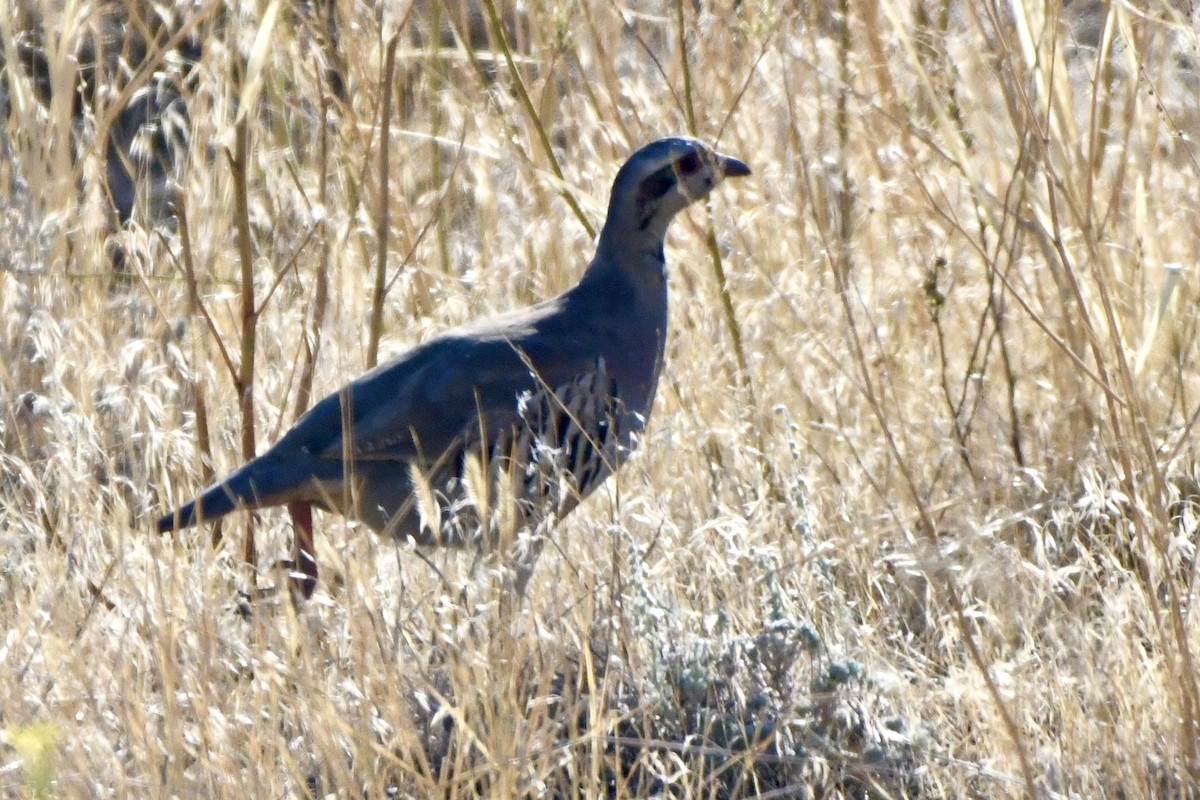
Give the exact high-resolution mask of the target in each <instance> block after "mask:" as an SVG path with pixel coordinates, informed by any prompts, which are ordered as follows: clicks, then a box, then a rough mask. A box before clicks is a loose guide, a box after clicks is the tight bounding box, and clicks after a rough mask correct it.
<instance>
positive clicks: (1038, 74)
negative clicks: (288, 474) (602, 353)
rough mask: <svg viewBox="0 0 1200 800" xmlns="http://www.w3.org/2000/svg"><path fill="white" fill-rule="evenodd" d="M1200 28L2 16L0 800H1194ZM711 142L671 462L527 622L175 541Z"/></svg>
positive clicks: (578, 522) (909, 11) (363, 545)
mask: <svg viewBox="0 0 1200 800" xmlns="http://www.w3.org/2000/svg"><path fill="white" fill-rule="evenodd" d="M493 3H494V4H493ZM635 6H636V7H635ZM1197 30H1198V27H1197V20H1196V17H1195V16H1193V11H1192V8H1191V4H1190V3H1184V2H1166V0H1149V2H1146V3H1142V4H1140V7H1139V8H1134V7H1132V6H1129V5H1125V4H1122V3H1117V2H1113V3H1111V4H1110V3H1108V2H1083V0H1076V2H1072V3H1069V4H1066V6H1065V7H1064V8H1058V7H1057V5H1056V4H1055V3H1048V4H1045V7H1043V4H1041V3H1022V2H1020V0H1014V2H1012V3H994V4H993V3H989V2H986V0H964V1H963V2H949V0H945V2H940V3H924V2H913V3H909V2H906V0H883V2H881V3H878V4H877V3H875V2H874V1H873V0H870V1H868V0H841V2H831V3H791V2H784V3H770V2H752V1H751V0H747V1H746V2H734V1H733V0H728V1H726V0H712V1H711V2H710V0H698V1H695V2H694V1H693V0H688V2H682V0H681V2H677V3H674V4H671V3H637V4H632V5H623V4H620V3H613V2H605V1H604V0H598V1H597V2H584V3H568V2H563V3H556V2H550V1H546V2H542V1H541V0H527V1H523V2H512V1H510V0H486V1H485V2H483V3H482V4H480V3H467V2H460V0H443V2H438V0H429V1H428V2H416V3H415V4H409V3H405V2H401V3H393V4H388V5H385V6H382V7H376V6H375V5H373V4H370V3H366V2H360V1H359V0H338V1H337V2H336V3H330V4H314V5H311V6H306V5H304V4H299V3H295V4H294V3H285V2H274V3H267V2H259V3H244V4H236V3H223V2H221V1H220V0H212V2H198V3H196V4H191V3H188V2H181V3H179V4H177V5H173V6H172V5H169V4H150V5H147V4H142V3H133V2H130V3H129V4H128V5H122V4H121V3H119V2H118V3H114V2H93V1H91V0H66V2H45V3H38V2H36V0H27V1H26V2H24V3H19V2H16V0H0V55H2V57H3V80H2V81H0V84H2V88H0V99H2V100H3V103H4V113H5V117H4V119H5V127H4V134H5V135H4V136H3V137H2V141H0V149H2V152H3V157H2V158H0V187H2V200H0V203H2V206H3V207H2V208H0V318H2V320H3V323H2V326H0V362H2V364H3V370H2V372H0V426H2V429H0V444H2V453H0V631H2V632H3V636H2V638H0V731H3V733H2V735H0V743H2V744H0V794H3V795H5V796H9V795H18V796H33V797H52V796H59V797H85V796H111V797H170V796H177V797H213V798H224V797H228V798H241V797H264V798H265V797H273V798H274V797H300V796H312V797H324V796H335V797H371V798H382V797H392V796H396V797H428V796H437V797H447V798H460V797H475V796H480V797H523V796H539V797H597V796H608V797H616V798H625V797H651V796H656V797H746V796H755V795H758V796H764V797H852V798H865V797H936V798H962V797H1017V796H1026V795H1038V796H1047V797H1081V798H1082V797H1088V798H1094V797H1121V798H1162V797H1176V796H1182V797H1192V796H1195V795H1196V794H1197V793H1200V790H1198V789H1197V788H1195V787H1197V786H1200V672H1198V671H1197V667H1196V663H1195V659H1196V658H1197V657H1198V655H1200V652H1198V651H1200V624H1198V623H1197V621H1196V620H1195V619H1193V617H1192V606H1193V604H1194V602H1195V592H1196V581H1197V572H1196V570H1197V561H1196V539H1197V524H1198V520H1200V467H1198V465H1197V447H1196V439H1197V431H1196V430H1195V427H1196V426H1195V422H1196V419H1197V417H1198V415H1200V370H1198V369H1197V366H1196V363H1197V358H1198V357H1200V351H1198V347H1200V339H1198V337H1200V324H1198V323H1200V317H1198V314H1197V297H1198V295H1200V281H1198V280H1197V264H1198V263H1200V191H1198V188H1197V187H1198V186H1200V164H1198V162H1197V152H1196V148H1197V144H1196V143H1197V137H1200V88H1198V86H1200V74H1198V72H1197V65H1198V64H1200V51H1198V49H1197ZM393 45H394V47H393ZM389 51H392V53H393V54H392V57H391V58H390V59H389ZM389 62H390V63H389ZM385 108H386V109H387V112H386V113H384V110H385ZM677 133H692V134H694V135H696V136H698V137H700V138H702V139H704V140H706V141H709V142H712V143H715V144H716V145H717V146H718V147H719V148H720V149H722V150H723V151H725V152H728V153H730V154H732V155H735V156H737V157H739V158H741V159H743V160H744V161H746V162H747V163H748V164H749V165H750V166H751V167H752V168H753V169H754V176H753V177H751V178H748V179H744V180H741V181H737V182H730V183H729V184H726V185H725V186H723V187H721V188H720V189H719V190H718V191H717V192H716V193H715V194H714V196H713V197H712V199H711V202H710V203H709V204H708V205H707V207H705V206H703V205H700V206H696V207H694V208H692V209H690V210H689V211H687V212H686V213H685V214H683V215H681V217H680V219H679V221H678V222H677V223H676V224H675V225H674V226H673V228H672V231H671V235H670V237H669V242H668V248H667V258H668V262H669V274H670V282H671V289H672V292H673V295H672V311H671V322H672V326H671V334H670V338H669V340H668V348H667V349H668V355H667V366H666V371H665V374H664V378H663V380H662V383H661V386H660V391H659V397H658V400H657V403H656V406H655V411H654V416H653V418H652V420H651V425H650V428H649V431H648V435H647V440H646V447H645V449H644V451H643V452H642V454H641V455H640V456H639V457H638V458H637V459H636V460H635V461H633V462H632V463H631V464H629V465H628V466H627V467H626V469H625V470H624V471H623V472H622V473H621V474H620V476H618V477H617V478H616V479H614V480H611V481H610V482H609V484H608V485H606V487H605V488H604V490H602V491H600V492H597V494H596V496H594V497H592V498H591V499H589V500H588V502H587V503H585V504H584V505H583V506H582V507H581V508H580V509H579V510H578V511H577V512H576V513H575V514H574V515H573V516H572V517H570V518H569V519H568V520H567V521H566V522H565V524H563V525H562V526H561V527H560V528H559V529H558V531H557V534H556V537H555V546H554V547H552V548H549V549H548V551H547V554H546V555H544V556H543V558H542V561H541V563H540V564H539V566H538V571H537V573H536V574H535V576H534V581H533V583H532V586H531V590H530V592H529V595H528V597H527V598H526V600H525V602H524V603H513V602H511V600H510V599H508V598H505V597H504V596H503V595H502V592H501V589H500V587H501V586H502V584H503V582H502V581H500V580H498V579H497V578H496V576H495V575H494V574H493V573H492V571H490V570H489V569H487V568H480V567H475V568H473V566H472V558H471V557H470V556H469V555H455V554H445V553H433V554H428V556H427V558H428V560H427V561H426V560H422V558H421V557H420V556H419V555H418V554H416V553H414V552H413V551H412V550H411V549H410V548H409V547H408V546H407V545H405V544H403V543H395V542H386V541H381V540H380V539H378V538H377V537H376V536H374V535H373V534H371V533H370V532H369V531H367V530H366V529H364V528H362V527H360V526H357V525H355V524H353V523H347V522H345V521H344V520H342V519H340V518H335V517H329V516H324V517H320V518H319V519H318V526H319V531H318V537H319V542H318V553H319V556H320V560H321V562H322V564H323V568H324V572H323V574H322V582H321V585H320V587H319V589H318V591H317V594H316V596H315V597H314V599H313V600H312V601H310V602H308V603H307V604H304V605H302V606H300V607H299V608H293V605H292V603H291V602H290V601H289V599H288V597H287V595H286V593H282V592H281V593H277V594H275V595H273V596H268V597H267V598H265V599H262V600H257V601H247V600H246V599H244V595H243V593H245V592H252V591H254V590H255V587H258V588H262V587H264V586H267V585H269V584H272V583H274V582H276V581H277V580H278V579H279V577H280V576H279V573H278V571H277V570H276V569H275V562H276V561H278V560H279V559H280V558H282V557H283V556H284V555H285V554H286V553H287V549H288V546H289V541H290V526H289V522H288V520H287V518H286V514H284V513H282V512H280V511H278V510H275V511H270V512H264V513H262V514H260V515H259V517H258V521H257V524H256V525H255V528H254V531H255V539H254V543H255V545H256V547H257V560H258V566H257V568H251V567H249V566H247V564H246V560H245V553H246V541H247V517H246V515H237V516H235V517H233V518H231V519H230V520H229V521H227V522H226V523H225V524H224V525H223V527H222V530H221V531H219V532H214V531H213V530H212V529H211V528H208V529H202V530H200V531H195V530H191V531H185V532H182V533H180V534H177V535H172V536H157V535H154V534H152V533H151V532H150V526H151V520H152V519H154V518H155V517H156V516H157V515H158V514H159V513H162V512H163V511H164V510H166V509H168V508H169V507H171V506H172V505H173V504H174V503H176V502H178V501H180V500H183V499H185V498H186V497H188V496H189V495H190V494H191V493H192V492H194V491H195V490H196V489H198V488H199V487H201V486H202V485H203V484H205V483H206V482H207V480H208V478H209V476H210V475H211V474H212V471H214V470H215V471H217V472H221V471H224V470H226V469H228V468H230V467H232V466H235V465H236V464H238V463H240V462H241V461H242V460H243V454H244V452H245V451H246V450H247V449H248V448H249V447H250V446H251V444H252V443H256V444H257V446H258V447H259V448H262V447H263V446H265V445H266V444H269V443H270V442H272V441H274V439H275V438H276V437H278V435H279V434H280V432H281V431H282V430H284V429H286V427H287V426H288V425H290V424H291V422H292V421H293V420H294V419H295V418H296V417H297V415H298V413H299V412H300V411H301V410H302V409H303V408H304V407H306V406H308V405H310V404H311V403H312V402H313V400H315V399H317V398H319V397H321V396H323V395H324V394H326V393H328V392H330V391H333V390H334V389H336V388H337V387H338V386H339V385H340V384H342V383H343V382H344V381H345V380H347V379H348V378H349V377H351V376H354V375H356V374H358V373H360V372H362V371H363V370H364V369H366V368H367V367H368V366H370V364H371V363H372V361H373V360H374V358H375V350H376V346H377V347H378V353H379V356H378V357H379V358H380V359H382V358H386V357H387V356H388V355H389V354H392V353H396V352H399V351H402V350H404V349H405V348H407V347H409V346H411V345H413V344H414V343H416V342H419V341H421V340H422V339H424V338H426V337H428V336H430V335H433V334H434V333H436V332H438V331H440V330H443V329H445V328H446V327H448V326H451V325H454V324H458V323H461V322H463V321H466V320H469V319H471V318H473V317H476V316H478V315H481V314H485V313H491V312H496V311H502V310H506V309H510V308H515V307H520V306H523V305H527V304H529V303H532V302H534V301H536V300H539V299H542V298H545V297H548V296H550V295H552V294H554V293H557V292H559V291H561V290H563V289H565V288H566V287H568V286H569V285H570V284H571V283H572V282H573V281H574V280H575V279H576V278H577V277H578V276H579V275H580V274H581V272H582V270H583V268H584V266H585V265H586V263H587V260H588V259H589V258H590V254H591V247H592V245H591V241H592V233H591V231H594V230H596V229H598V227H599V226H600V225H601V223H602V222H603V217H604V211H605V207H606V203H607V198H608V189H609V186H610V183H611V180H612V178H613V176H614V175H615V173H616V170H617V168H618V167H619V166H620V164H621V163H622V161H623V160H624V159H625V158H626V157H627V156H628V155H629V154H630V153H631V152H632V151H633V150H634V149H635V148H636V147H638V146H640V145H641V144H643V143H645V142H647V141H649V140H651V139H654V138H657V137H660V136H663V135H668V134H677ZM385 153H386V155H385ZM381 232H383V233H385V234H386V235H383V236H381ZM381 265H382V268H383V270H384V272H383V273H382V280H381V281H380V280H379V279H378V276H379V275H380V273H379V269H380V267H381ZM247 277H250V278H252V282H251V283H247V282H246V280H245V279H246V278H247ZM250 289H252V290H253V305H252V306H251V308H253V310H254V313H253V314H246V313H245V311H244V310H245V308H246V306H245V305H244V303H245V302H246V298H247V296H248V290H250ZM248 337H252V338H248ZM376 337H378V338H376ZM376 342H378V345H376ZM251 354H252V355H253V364H254V371H253V373H250V371H249V369H248V365H249V363H250V356H251ZM239 386H241V387H243V388H248V387H252V389H253V391H252V393H249V394H247V395H246V397H247V398H248V403H246V404H243V403H241V402H239V388H238V387H239ZM310 386H311V388H310ZM246 412H249V413H248V415H247V413H246ZM215 539H220V541H219V542H218V543H216V544H215V545H214V540H215Z"/></svg>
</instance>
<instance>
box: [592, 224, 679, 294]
mask: <svg viewBox="0 0 1200 800" xmlns="http://www.w3.org/2000/svg"><path fill="white" fill-rule="evenodd" d="M614 223H615V224H614ZM666 227H667V226H666V225H662V226H659V225H656V224H654V223H651V225H650V226H649V227H647V228H645V229H644V230H637V229H636V227H635V226H633V225H630V224H627V222H626V221H624V220H620V219H616V220H614V219H613V215H612V214H611V213H610V214H609V220H608V224H606V225H605V226H604V230H602V231H600V239H599V240H598V241H597V242H596V258H595V260H593V261H592V266H591V267H590V268H589V270H588V271H589V272H592V271H593V270H606V269H610V268H616V269H618V270H620V271H622V272H625V273H626V274H628V275H629V277H632V278H638V279H640V278H644V277H645V276H646V273H647V272H650V273H653V274H655V275H657V276H659V278H660V279H662V278H665V269H666V266H665V263H664V258H663V242H664V240H665V239H666V234H667V230H666Z"/></svg>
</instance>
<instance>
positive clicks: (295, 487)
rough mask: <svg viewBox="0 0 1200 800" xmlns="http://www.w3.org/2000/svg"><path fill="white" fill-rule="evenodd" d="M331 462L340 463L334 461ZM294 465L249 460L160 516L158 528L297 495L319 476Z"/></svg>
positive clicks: (181, 525)
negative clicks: (197, 495) (186, 501)
mask: <svg viewBox="0 0 1200 800" xmlns="http://www.w3.org/2000/svg"><path fill="white" fill-rule="evenodd" d="M333 464H334V465H336V466H340V464H338V462H336V461H335V462H333ZM296 467H297V464H295V463H286V462H283V463H271V462H269V461H265V460H264V459H261V458H260V459H256V460H255V461H251V462H250V463H249V464H246V465H245V466H244V467H242V468H241V469H238V470H235V471H234V472H232V473H230V474H229V475H227V476H226V477H224V478H223V479H221V480H220V481H218V482H217V483H214V484H213V485H212V486H210V487H208V488H207V489H205V490H204V492H203V493H202V494H201V495H200V496H199V497H197V498H196V499H195V500H192V501H191V502H188V503H185V504H184V505H182V506H180V507H179V508H178V509H176V510H175V511H173V512H171V513H170V514H165V515H163V516H162V517H160V518H159V520H158V532H159V533H166V532H167V531H173V530H179V529H180V528H187V527H190V526H192V525H196V524H198V523H200V522H213V521H214V520H218V519H220V518H221V517H223V516H225V515H226V514H229V513H231V512H233V511H237V510H238V509H253V508H265V507H267V506H274V505H279V504H281V503H286V502H288V501H290V500H293V499H299V498H298V495H299V494H300V493H301V492H303V491H304V490H305V489H306V488H308V487H309V485H310V483H311V482H312V481H314V480H319V478H320V477H322V476H318V475H311V474H304V475H301V474H299V473H298V472H297V469H296ZM303 472H305V473H308V472H310V471H309V470H303Z"/></svg>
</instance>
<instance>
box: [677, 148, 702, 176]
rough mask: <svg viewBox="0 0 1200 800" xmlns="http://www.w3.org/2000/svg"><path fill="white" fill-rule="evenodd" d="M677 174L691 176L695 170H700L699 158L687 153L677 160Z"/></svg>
mask: <svg viewBox="0 0 1200 800" xmlns="http://www.w3.org/2000/svg"><path fill="white" fill-rule="evenodd" d="M678 165H679V174H680V175H691V174H692V173H693V172H695V171H696V170H698V169H700V157H699V156H698V155H696V154H695V153H688V154H687V155H686V156H684V157H683V158H681V159H679V162H678Z"/></svg>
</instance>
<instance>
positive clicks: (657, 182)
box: [637, 164, 675, 205]
mask: <svg viewBox="0 0 1200 800" xmlns="http://www.w3.org/2000/svg"><path fill="white" fill-rule="evenodd" d="M674 185H675V168H674V166H673V165H671V164H668V165H667V166H665V167H663V168H662V169H660V170H658V171H657V172H654V173H652V174H650V175H648V176H647V177H646V178H644V179H643V180H642V183H641V185H640V186H638V193H637V200H638V202H639V203H641V204H642V205H645V204H646V203H649V202H652V201H654V200H657V199H658V198H660V197H662V196H663V195H664V194H666V193H667V192H669V191H671V187H673V186H674Z"/></svg>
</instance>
